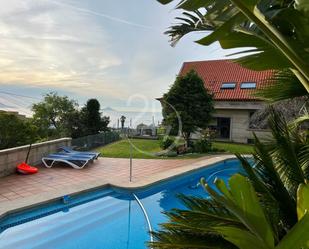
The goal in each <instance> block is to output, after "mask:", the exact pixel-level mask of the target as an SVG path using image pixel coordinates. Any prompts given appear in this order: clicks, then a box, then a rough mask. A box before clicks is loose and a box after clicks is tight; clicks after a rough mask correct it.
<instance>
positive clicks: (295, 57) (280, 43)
mask: <svg viewBox="0 0 309 249" xmlns="http://www.w3.org/2000/svg"><path fill="white" fill-rule="evenodd" d="M231 2H233V3H234V4H235V6H237V7H238V8H239V9H240V11H241V12H242V13H243V14H244V15H245V16H247V18H248V19H249V20H251V21H252V22H254V23H255V24H256V25H257V26H258V27H259V29H260V30H261V31H262V32H263V33H264V34H265V36H266V37H268V38H269V39H270V41H272V43H273V44H274V45H275V46H276V47H277V48H278V49H279V50H280V51H281V53H282V54H283V55H284V56H285V57H286V58H288V60H289V61H290V62H291V64H292V65H293V66H294V67H295V69H297V70H298V71H299V74H301V76H302V77H303V78H304V79H305V80H306V81H305V82H302V83H304V87H305V88H306V89H307V91H308V92H309V69H308V65H307V64H306V63H305V62H304V61H303V60H302V58H301V57H300V56H299V54H298V53H297V52H296V49H295V48H294V47H293V46H291V43H289V42H288V41H287V39H286V38H285V37H284V36H283V35H282V34H281V33H280V32H279V31H278V30H277V29H276V27H274V26H273V25H272V24H271V23H270V22H269V21H268V20H267V18H266V17H265V15H263V13H262V12H261V11H260V10H259V9H258V8H257V6H256V3H257V1H255V0H231Z"/></svg>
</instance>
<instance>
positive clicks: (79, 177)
mask: <svg viewBox="0 0 309 249" xmlns="http://www.w3.org/2000/svg"><path fill="white" fill-rule="evenodd" d="M229 158H234V156H232V155H212V156H206V157H202V158H197V159H167V160H163V159H133V164H132V165H133V167H132V168H133V172H132V173H133V174H132V175H133V177H132V181H131V182H130V180H129V174H130V173H129V172H130V170H129V169H130V161H129V159H123V158H99V159H98V160H96V161H95V162H94V163H92V164H90V165H88V166H86V167H85V168H84V169H82V170H76V169H73V168H71V167H68V166H65V165H63V166H62V165H59V166H58V165H57V166H54V167H53V168H51V169H47V168H45V167H43V166H39V173H37V174H35V175H17V174H14V175H10V176H7V177H4V178H0V217H1V216H4V215H5V214H7V213H10V212H13V211H18V210H21V209H23V208H25V207H31V206H33V205H36V204H38V203H45V202H47V201H50V200H54V199H57V198H60V197H62V196H64V195H68V194H70V195H72V194H77V193H80V192H83V191H87V190H90V189H93V188H98V187H103V186H114V187H120V188H132V189H134V188H141V187H146V186H149V185H151V184H153V183H156V182H160V181H163V180H166V179H168V178H171V177H173V176H176V175H180V174H183V173H186V172H190V171H194V170H198V169H200V168H203V167H207V166H209V165H212V164H215V163H217V162H220V161H223V160H226V159H229Z"/></svg>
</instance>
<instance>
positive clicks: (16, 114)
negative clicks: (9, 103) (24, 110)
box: [0, 110, 27, 119]
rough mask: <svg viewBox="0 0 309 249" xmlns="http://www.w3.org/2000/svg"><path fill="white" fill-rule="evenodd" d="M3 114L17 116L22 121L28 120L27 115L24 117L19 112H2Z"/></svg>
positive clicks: (0, 112)
mask: <svg viewBox="0 0 309 249" xmlns="http://www.w3.org/2000/svg"><path fill="white" fill-rule="evenodd" d="M2 113H4V114H11V115H15V116H17V117H18V118H20V119H26V118H27V117H26V116H25V115H22V114H20V113H19V112H14V111H5V110H0V114H2Z"/></svg>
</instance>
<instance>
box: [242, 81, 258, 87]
mask: <svg viewBox="0 0 309 249" xmlns="http://www.w3.org/2000/svg"><path fill="white" fill-rule="evenodd" d="M240 88H241V89H255V88H256V82H243V83H241V85H240Z"/></svg>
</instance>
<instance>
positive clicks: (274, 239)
mask: <svg viewBox="0 0 309 249" xmlns="http://www.w3.org/2000/svg"><path fill="white" fill-rule="evenodd" d="M270 113H271V116H270V119H269V127H270V128H271V131H272V134H273V139H272V140H270V141H266V142H261V141H260V140H259V139H258V138H257V137H256V142H255V152H254V153H253V156H254V167H252V165H250V162H249V161H248V160H247V159H246V158H244V157H242V156H240V155H238V158H239V160H240V161H241V164H242V167H243V169H244V172H245V174H244V175H242V176H241V175H239V174H236V175H234V176H232V177H231V178H230V180H229V188H228V187H227V186H226V185H225V184H224V182H223V181H222V180H216V182H215V185H216V187H217V190H214V189H212V188H210V187H209V185H208V183H207V182H205V181H204V180H202V181H201V184H202V186H204V187H205V190H206V191H207V192H208V194H209V195H210V197H211V198H207V199H203V198H200V197H193V196H181V200H182V201H183V202H184V204H185V205H186V206H187V208H188V209H187V210H179V209H175V210H172V211H170V212H168V213H167V215H168V218H169V222H167V223H165V224H163V225H162V226H161V230H160V231H159V232H156V233H154V236H155V238H156V241H155V242H154V243H153V244H152V245H151V246H152V248H164V249H167V248H173V249H174V248H182V249H189V248H190V249H191V248H205V249H208V248H216V249H220V248H222V249H225V248H231V249H234V248H240V249H248V248H256V249H261V248H264V249H274V248H276V249H283V248H284V249H289V248H295V249H303V248H308V243H309V236H308V234H309V232H308V226H309V217H308V214H306V216H304V214H305V213H306V211H305V210H308V209H309V205H308V204H309V203H308V199H309V185H308V184H307V183H308V179H309V150H308V144H309V143H308V139H309V138H308V137H307V136H305V135H304V134H303V133H304V131H302V130H299V128H298V127H299V125H300V122H304V121H306V120H309V116H306V118H302V119H300V120H297V122H294V123H293V124H290V125H288V124H287V123H286V121H285V120H284V118H283V116H282V114H281V113H278V112H275V111H274V110H270ZM301 206H302V207H301Z"/></svg>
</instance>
